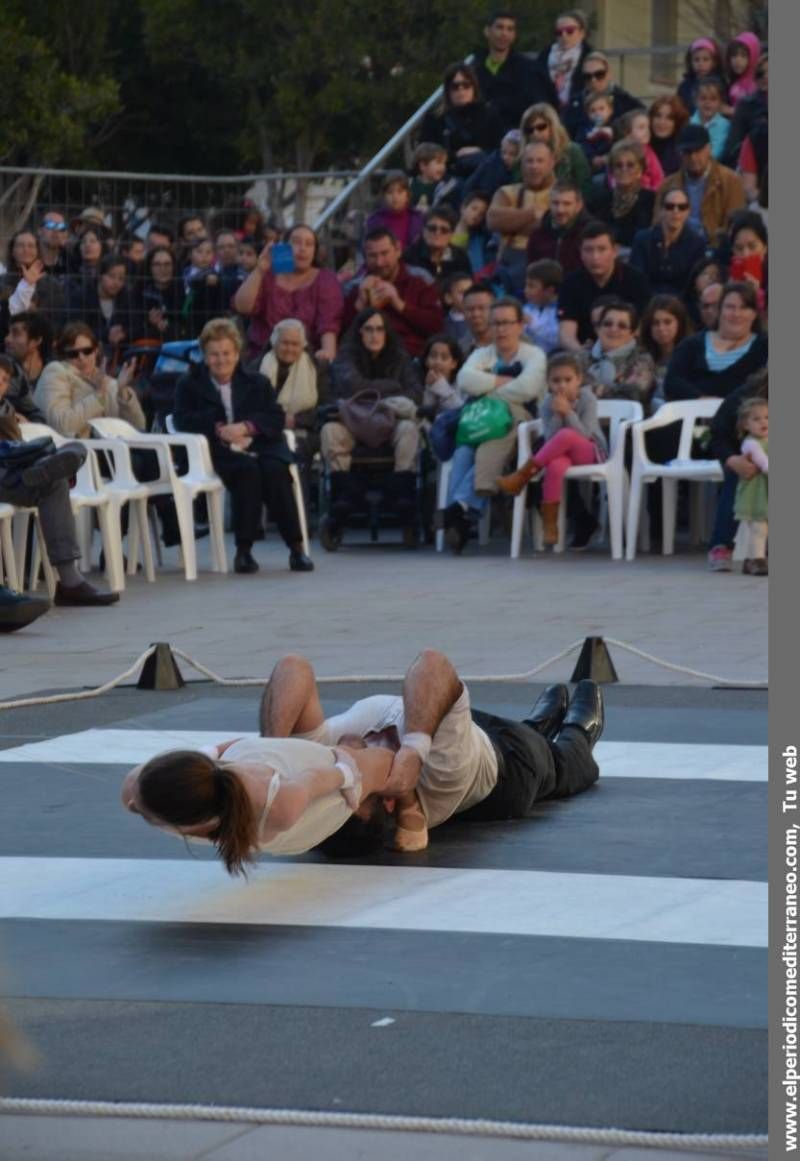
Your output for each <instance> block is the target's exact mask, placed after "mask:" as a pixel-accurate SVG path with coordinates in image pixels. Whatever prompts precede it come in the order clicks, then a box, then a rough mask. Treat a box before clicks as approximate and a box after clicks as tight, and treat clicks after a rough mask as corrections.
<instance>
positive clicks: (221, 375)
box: [174, 319, 314, 573]
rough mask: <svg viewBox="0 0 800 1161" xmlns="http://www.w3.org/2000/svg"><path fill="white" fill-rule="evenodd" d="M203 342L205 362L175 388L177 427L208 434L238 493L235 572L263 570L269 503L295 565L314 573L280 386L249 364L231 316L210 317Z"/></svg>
mask: <svg viewBox="0 0 800 1161" xmlns="http://www.w3.org/2000/svg"><path fill="white" fill-rule="evenodd" d="M200 346H201V348H202V350H203V357H204V359H205V363H204V364H203V365H199V364H198V365H195V366H194V367H193V368H192V370H191V371H189V372H188V374H186V375H184V376H183V377H182V378H181V379H180V380H179V381H178V385H177V387H176V389H175V411H174V419H175V426H176V428H177V429H178V431H192V432H197V433H198V434H200V435H204V436H205V437H206V439H207V440H208V443H209V447H210V449H211V459H212V462H213V464H214V469H215V470H216V472H217V474H218V475H219V476H220V478H221V479H222V482H223V483H224V485H225V487H226V488H227V489H228V490H229V492H230V493H231V500H232V504H233V531H234V535H235V537H236V557H235V559H234V564H233V567H234V571H235V572H240V573H253V572H258V562H257V561H256V560H255V559H254V557H253V555H252V551H251V550H252V547H253V541H254V540H255V538H256V534H257V531H258V528H259V525H260V523H261V509H262V507H263V505H264V504H266V506H267V508H268V510H269V513H270V516H271V517H272V519H273V520H274V521H275V523H276V524H277V526H278V531H279V532H280V534H281V536H282V537H283V540H284V543H285V544H286V545H287V546H288V548H289V568H290V569H291V570H292V572H311V571H312V570H313V568H314V564H313V562H312V561H311V560H310V559H309V557H308V556H306V554H305V552H304V551H303V537H302V532H301V530H300V521H299V518H298V515H297V506H296V504H295V500H294V494H293V492H292V481H291V476H290V475H289V465H290V464H291V463H292V462H293V456H292V453H291V451H290V450H289V447H288V445H287V443H286V441H285V439H284V438H283V429H284V422H285V416H284V412H283V409H282V408H281V407H280V406H279V404H278V402H277V399H276V396H275V391H274V390H273V388H272V386H271V385H270V384H269V383H268V382H267V380H266V379H265V378H264V376H263V375H258V374H253V373H251V372H248V371H245V370H244V369H243V368H242V366H241V364H240V362H239V356H240V353H241V348H242V337H241V335H240V333H239V330H238V328H237V327H236V325H235V323H233V322H231V320H230V319H212V320H211V321H210V322H208V323H207V324H206V325H205V327H203V331H202V334H201V335H200Z"/></svg>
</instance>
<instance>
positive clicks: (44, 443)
mask: <svg viewBox="0 0 800 1161" xmlns="http://www.w3.org/2000/svg"><path fill="white" fill-rule="evenodd" d="M56 450H57V449H56V445H55V444H54V443H53V440H52V439H51V438H50V436H49V435H43V436H41V437H40V438H39V439H31V440H28V441H27V442H25V441H23V440H17V439H2V440H0V484H2V485H3V487H5V488H15V487H17V486H18V484H20V483H21V481H22V473H23V472H24V471H25V469H26V468H30V467H32V466H33V465H34V464H35V463H37V462H38V461H39V460H41V459H43V458H44V457H45V456H51V455H53V454H54V452H55V451H56Z"/></svg>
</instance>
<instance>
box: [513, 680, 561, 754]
mask: <svg viewBox="0 0 800 1161" xmlns="http://www.w3.org/2000/svg"><path fill="white" fill-rule="evenodd" d="M568 705H569V690H568V689H567V687H566V685H548V687H547V689H545V690H543V691H542V693H540V694H539V696H538V698H537V699H536V701H535V702H534V705H533V709H532V710H531V712H530V713H529V714H528V716H527V717H526V718H523V723H524V724H525V725H526V726H530V727H531V729H533V730H536V732H537V733H539V734H541V735H542V737H544V738H547V740H548V741H549V742H552V740H553V738H554V737H555V736H556V734H557V733H558V731H559V730H560V729H561V723H562V722H563V720H564V715H565V714H566V712H567V707H568Z"/></svg>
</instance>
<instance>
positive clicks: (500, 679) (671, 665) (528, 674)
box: [0, 637, 768, 710]
mask: <svg viewBox="0 0 800 1161" xmlns="http://www.w3.org/2000/svg"><path fill="white" fill-rule="evenodd" d="M605 641H606V642H607V644H609V645H615V646H616V647H617V648H618V649H622V650H624V651H625V652H627V653H632V654H633V655H634V656H636V657H641V658H642V659H643V660H644V661H649V662H651V663H652V664H653V665H660V666H661V668H662V669H669V670H671V671H672V672H673V673H686V674H688V675H689V676H690V677H697V678H700V679H701V680H703V681H710V682H712V684H714V685H721V686H735V687H737V688H747V689H767V688H768V682H766V681H763V680H761V679H758V678H755V679H750V678H740V677H737V678H728V677H720V676H719V675H718V674H715V673H706V672H705V671H704V670H702V669H692V668H691V667H690V666H688V665H677V664H676V663H675V662H672V661H665V660H664V659H663V658H662V657H656V656H655V655H654V654H653V653H647V652H646V651H645V650H644V649H638V648H637V647H636V646H635V645H629V644H628V642H627V641H620V640H618V639H617V638H616V637H606V638H605ZM582 646H583V640H580V641H573V642H572V644H571V645H568V646H567V647H566V649H562V650H561V651H560V652H558V653H554V654H553V656H552V657H548V658H547V659H546V660H545V661H542V662H541V663H540V664H539V665H537V666H535V667H534V668H533V669H528V670H526V671H525V672H524V673H502V674H491V673H490V674H484V673H480V674H478V673H471V674H462V675H461V676H462V677H463V679H464V681H468V682H483V683H485V684H499V683H511V682H521V681H530V680H532V678H534V677H536V676H537V674H539V673H541V672H543V670H545V669H549V668H550V666H551V665H555V663H556V662H557V661H562V660H563V659H564V658H565V657H568V656H569V654H570V653H574V652H575V651H576V650H577V649H580V648H581V647H582ZM155 651H156V646H155V645H151V646H150V648H149V649H145V651H144V653H141V654H140V655H139V656H138V657H137V658H136V660H135V661H134V662H133V664H132V665H130V666H129V667H128V668H127V669H126V670H125V671H124V672H123V673H120V674H119V675H118V676H117V677H114V678H112V679H111V680H110V681H106V682H104V683H103V685H99V686H97V687H96V688H94V689H82V690H75V691H68V692H66V693H55V694H48V695H43V696H40V697H25V698H19V699H17V700H16V701H3V702H0V710H9V709H25V708H27V707H29V706H35V705H53V704H55V703H56V702H63V701H82V700H85V699H86V698H91V697H100V696H101V694H104V693H108V692H109V690H111V689H113V688H114V687H115V686H117V685H119V684H120V683H121V682H123V681H125V679H126V678H128V677H132V676H133V674H134V673H136V671H137V670H138V669H139V667H140V666H142V665H144V663H145V661H146V660H147V658H148V657H151V656H152V654H153V653H154V652H155ZM172 653H173V655H174V656H175V657H179V658H180V659H181V660H182V661H184V662H186V664H187V665H190V666H191V667H192V669H195V670H196V671H197V672H198V673H202V674H203V676H204V677H207V678H208V679H209V680H210V681H213V682H214V683H215V684H216V685H221V686H227V687H236V686H241V687H244V686H250V685H258V686H262V687H263V686H265V685H267V684H268V682H269V678H267V677H222V676H221V675H220V674H219V673H215V672H214V671H213V669H209V668H208V667H207V666H206V665H203V664H202V663H201V662H200V661H197V660H195V658H194V657H191V656H190V655H189V654H188V653H185V652H184V651H183V649H178V648H173V649H172ZM404 676H405V675H404V674H402V673H367V674H361V673H356V674H345V675H337V676H333V677H317V685H343V684H347V685H352V684H366V683H370V682H379V681H396V682H400V681H402V680H403V678H404Z"/></svg>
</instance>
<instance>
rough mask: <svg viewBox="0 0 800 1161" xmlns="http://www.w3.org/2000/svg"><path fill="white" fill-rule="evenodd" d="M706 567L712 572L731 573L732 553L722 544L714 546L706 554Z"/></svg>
mask: <svg viewBox="0 0 800 1161" xmlns="http://www.w3.org/2000/svg"><path fill="white" fill-rule="evenodd" d="M708 567H709V568H710V569H711V571H712V572H733V552H732V551H731V549H730V548H727V547H726V546H725V545H724V544H715V545H714V547H713V548H712V549H711V551H710V552H709V554H708Z"/></svg>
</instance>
